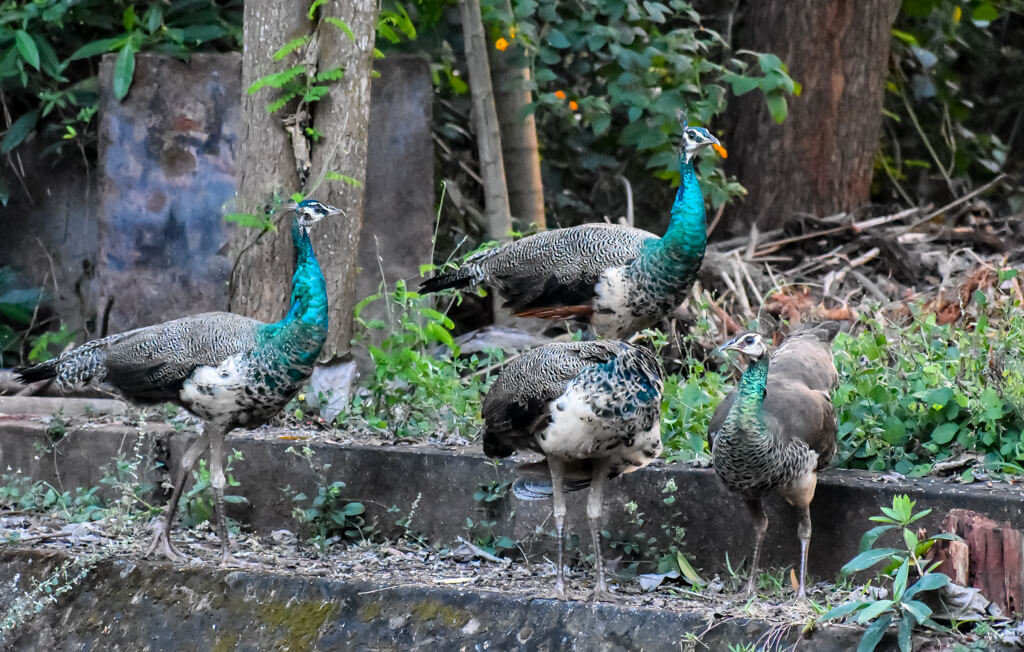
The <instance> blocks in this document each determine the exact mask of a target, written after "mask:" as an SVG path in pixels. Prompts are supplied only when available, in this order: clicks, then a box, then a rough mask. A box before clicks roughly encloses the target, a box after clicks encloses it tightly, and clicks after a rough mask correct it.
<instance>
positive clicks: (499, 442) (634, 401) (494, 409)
mask: <svg viewBox="0 0 1024 652" xmlns="http://www.w3.org/2000/svg"><path fill="white" fill-rule="evenodd" d="M661 390H662V373H661V368H660V366H659V364H658V361H657V359H656V358H655V357H654V355H652V354H651V353H650V352H649V351H647V350H646V349H643V348H640V347H637V346H633V345H631V344H627V343H625V342H618V341H607V340H602V341H591V342H559V343H553V344H545V345H543V346H540V347H537V348H535V349H531V350H529V351H527V352H526V353H524V354H523V355H522V356H521V357H519V358H517V359H516V360H513V361H512V362H510V363H509V364H508V365H507V366H506V367H505V368H504V369H503V370H502V372H501V374H500V375H499V376H498V378H497V380H495V381H494V385H493V386H492V387H491V389H490V391H489V392H488V393H487V396H486V397H485V398H484V403H483V409H482V412H483V417H484V437H483V440H484V453H486V454H487V455H488V456H490V457H508V456H509V455H511V454H512V453H514V452H515V451H517V450H532V451H537V452H540V453H543V454H544V456H545V457H546V460H545V462H541V463H539V464H533V465H527V470H529V471H532V472H537V471H543V467H544V466H546V467H547V469H548V472H549V473H550V478H551V492H552V498H553V503H554V517H555V531H556V534H557V537H558V560H557V563H558V566H557V571H556V572H557V578H556V580H555V595H556V596H557V597H559V598H560V599H562V600H564V599H565V577H564V572H563V569H562V555H563V552H564V547H565V540H564V529H563V528H564V522H565V513H566V504H565V491H566V488H568V489H569V490H574V489H582V488H584V487H587V486H590V494H589V497H588V499H587V516H588V518H589V521H590V536H591V538H592V540H593V544H594V557H595V559H596V564H595V565H596V572H597V587H596V588H595V590H594V599H595V600H599V599H607V598H609V597H610V595H611V594H610V592H609V590H608V585H607V583H606V582H605V578H604V562H603V559H602V556H601V542H600V539H599V536H598V527H599V524H600V521H601V516H602V511H603V506H602V500H603V493H604V485H605V481H606V480H608V479H609V478H614V477H615V476H617V475H619V474H621V473H628V472H630V471H633V470H636V469H638V468H641V467H644V466H646V465H648V464H650V463H651V461H653V460H654V459H655V458H657V456H658V455H659V454H660V453H661V421H660V419H661Z"/></svg>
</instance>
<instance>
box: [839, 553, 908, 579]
mask: <svg viewBox="0 0 1024 652" xmlns="http://www.w3.org/2000/svg"><path fill="white" fill-rule="evenodd" d="M899 552H900V551H899V550H897V549H896V548H875V549H873V550H865V551H864V552H862V553H860V554H859V555H857V556H856V557H854V558H853V559H851V560H850V561H848V562H846V564H845V565H844V566H843V568H842V570H841V571H840V572H841V573H842V574H843V575H849V574H850V573H856V572H859V571H862V570H866V569H868V568H871V567H872V566H874V565H875V564H877V563H879V562H882V561H886V560H887V559H889V558H890V557H892V556H893V555H895V554H898V553H899Z"/></svg>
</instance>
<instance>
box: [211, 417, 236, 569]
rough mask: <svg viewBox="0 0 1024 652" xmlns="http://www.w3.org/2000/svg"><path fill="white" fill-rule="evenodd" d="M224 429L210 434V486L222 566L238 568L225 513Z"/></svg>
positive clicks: (218, 429)
mask: <svg viewBox="0 0 1024 652" xmlns="http://www.w3.org/2000/svg"><path fill="white" fill-rule="evenodd" d="M226 434H227V433H226V432H225V430H224V429H223V428H217V429H215V430H213V431H212V432H211V433H210V485H211V486H212V487H213V503H214V506H216V508H217V535H218V536H219V537H220V554H221V558H220V566H221V568H227V567H229V566H238V562H237V561H236V560H235V558H234V557H233V556H232V555H231V539H230V537H229V536H228V519H227V515H226V514H225V513H224V487H226V486H227V478H226V477H225V476H224V435H226Z"/></svg>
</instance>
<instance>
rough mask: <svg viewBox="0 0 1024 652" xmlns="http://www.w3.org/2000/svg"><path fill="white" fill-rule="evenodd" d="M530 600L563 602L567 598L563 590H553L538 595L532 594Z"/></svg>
mask: <svg viewBox="0 0 1024 652" xmlns="http://www.w3.org/2000/svg"><path fill="white" fill-rule="evenodd" d="M530 599H531V600H561V601H562V602H565V601H566V600H568V598H567V597H566V595H565V589H562V588H553V589H551V590H550V591H541V592H540V593H534V594H533V595H531V596H530Z"/></svg>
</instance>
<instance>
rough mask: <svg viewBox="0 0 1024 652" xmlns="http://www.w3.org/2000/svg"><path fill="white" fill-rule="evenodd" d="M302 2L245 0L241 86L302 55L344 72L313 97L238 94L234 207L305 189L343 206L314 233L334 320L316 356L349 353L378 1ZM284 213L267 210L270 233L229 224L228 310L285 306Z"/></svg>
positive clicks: (287, 245) (288, 259) (255, 208)
mask: <svg viewBox="0 0 1024 652" xmlns="http://www.w3.org/2000/svg"><path fill="white" fill-rule="evenodd" d="M308 11H309V3H308V2H272V1H270V0H247V2H246V3H245V36H244V39H245V50H244V54H243V58H242V84H243V88H246V89H247V88H248V87H249V86H250V85H251V84H252V83H253V82H254V81H256V80H257V79H260V78H261V77H264V76H265V75H267V74H269V73H274V72H281V71H282V70H284V69H286V68H288V67H290V66H293V65H296V63H300V62H304V63H305V64H306V68H307V74H310V75H315V74H316V73H317V72H318V71H320V72H323V71H326V70H328V69H331V68H337V67H339V66H343V67H344V75H343V76H342V78H341V79H340V80H338V81H335V82H326V83H327V84H329V86H330V89H331V90H330V92H329V93H328V94H327V95H325V96H324V97H323V98H322V99H321V100H320V101H319V102H315V103H313V104H312V105H303V106H299V105H297V104H296V103H295V102H292V103H290V104H289V105H288V106H287V107H285V108H284V109H283V110H281V111H278V112H276V113H273V114H271V113H268V112H267V110H266V105H267V104H268V103H270V102H271V101H273V99H275V98H274V97H273V96H272V95H271V94H270V93H268V92H267V91H265V90H261V91H260V92H258V93H255V94H252V95H250V94H248V93H245V94H244V95H243V98H242V123H243V127H242V134H243V136H242V142H241V146H240V148H239V158H238V160H239V172H238V201H237V203H238V210H239V211H240V212H244V213H253V214H257V215H262V214H265V213H266V212H267V211H268V210H270V209H272V208H273V197H274V196H275V194H276V195H277V196H279V197H281V198H285V199H287V197H288V196H290V195H291V194H292V193H294V192H296V191H302V192H303V194H305V195H307V196H310V197H314V198H316V199H320V200H321V201H324V202H326V203H328V204H332V205H334V206H338V207H339V208H342V209H344V210H345V215H344V216H338V217H334V218H331V219H329V220H325V221H324V222H321V223H320V224H319V225H317V227H316V229H314V231H313V234H312V236H313V246H314V248H315V249H316V252H317V258H318V259H319V261H320V266H321V268H322V269H323V272H324V277H325V279H326V281H327V296H328V301H329V305H330V306H331V330H330V333H329V334H328V336H327V343H326V344H325V345H324V350H323V353H322V354H321V360H322V361H328V360H331V359H334V358H336V357H339V356H341V355H344V354H345V353H347V352H348V349H349V341H350V340H351V337H352V308H353V306H354V302H355V301H354V299H355V297H354V294H355V280H356V275H357V273H358V266H357V264H356V260H357V250H358V246H359V228H360V225H361V224H362V211H363V189H362V185H361V183H362V181H363V179H364V178H365V176H366V135H367V125H368V123H369V109H370V72H371V68H372V57H373V45H374V37H375V32H376V17H377V5H376V2H374V0H332V1H331V2H327V3H325V4H324V5H321V6H320V8H319V9H318V10H317V18H318V22H316V23H314V22H313V21H310V20H309V18H308V15H307V14H308ZM325 17H334V18H338V19H340V20H341V21H342V22H344V23H345V24H346V25H347V26H348V27H349V29H351V31H352V33H353V35H354V37H355V38H354V39H352V38H349V37H348V36H347V35H346V34H345V33H344V32H343V31H342V30H341V29H339V28H338V27H337V26H336V25H332V24H329V23H327V22H325V21H324V20H323V18H325ZM307 34H309V35H311V36H312V39H311V40H310V41H309V43H308V44H307V45H306V46H305V47H303V48H299V49H298V50H296V51H295V52H293V53H291V54H289V55H288V56H287V58H285V59H284V60H283V61H274V59H273V53H274V52H276V51H277V50H278V49H280V48H281V47H282V46H283V45H284V44H286V43H289V42H291V41H293V40H294V39H297V38H300V37H302V36H303V35H307ZM297 110H298V111H299V112H300V113H299V116H298V120H297V121H296V111H297ZM310 113H311V114H312V115H311V116H310ZM296 122H297V123H298V124H297V125H296ZM286 125H289V126H290V128H291V132H289V131H288V127H286ZM306 125H308V126H312V127H315V128H316V129H317V130H318V131H319V133H320V136H319V138H318V140H316V141H315V142H314V141H311V140H309V139H308V138H307V136H306V134H305V132H304V129H303V127H304V126H306ZM328 173H337V174H341V175H345V176H347V177H351V178H353V179H355V180H356V181H357V182H359V184H360V185H358V186H352V185H349V184H347V183H345V182H343V181H337V180H330V181H328V180H326V179H325V177H326V176H327V174H328ZM290 219H291V215H290V211H288V210H286V209H283V207H281V208H279V210H278V212H277V213H276V214H275V215H274V224H275V225H276V226H277V232H276V233H275V232H268V231H264V232H260V231H257V230H255V229H241V228H240V229H236V230H235V233H234V235H233V236H232V243H231V249H232V256H233V257H234V258H235V261H236V262H235V265H234V269H233V271H232V275H231V304H230V305H231V310H232V311H234V312H239V313H241V314H245V315H249V316H251V317H255V318H257V319H262V320H264V321H276V320H278V319H280V318H281V317H282V316H283V315H284V312H285V310H286V309H287V304H288V299H289V295H290V289H289V288H290V283H291V270H292V264H293V263H292V259H293V257H294V254H293V252H292V243H291V241H290V238H289V237H288V232H289V228H290V222H289V220H290Z"/></svg>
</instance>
